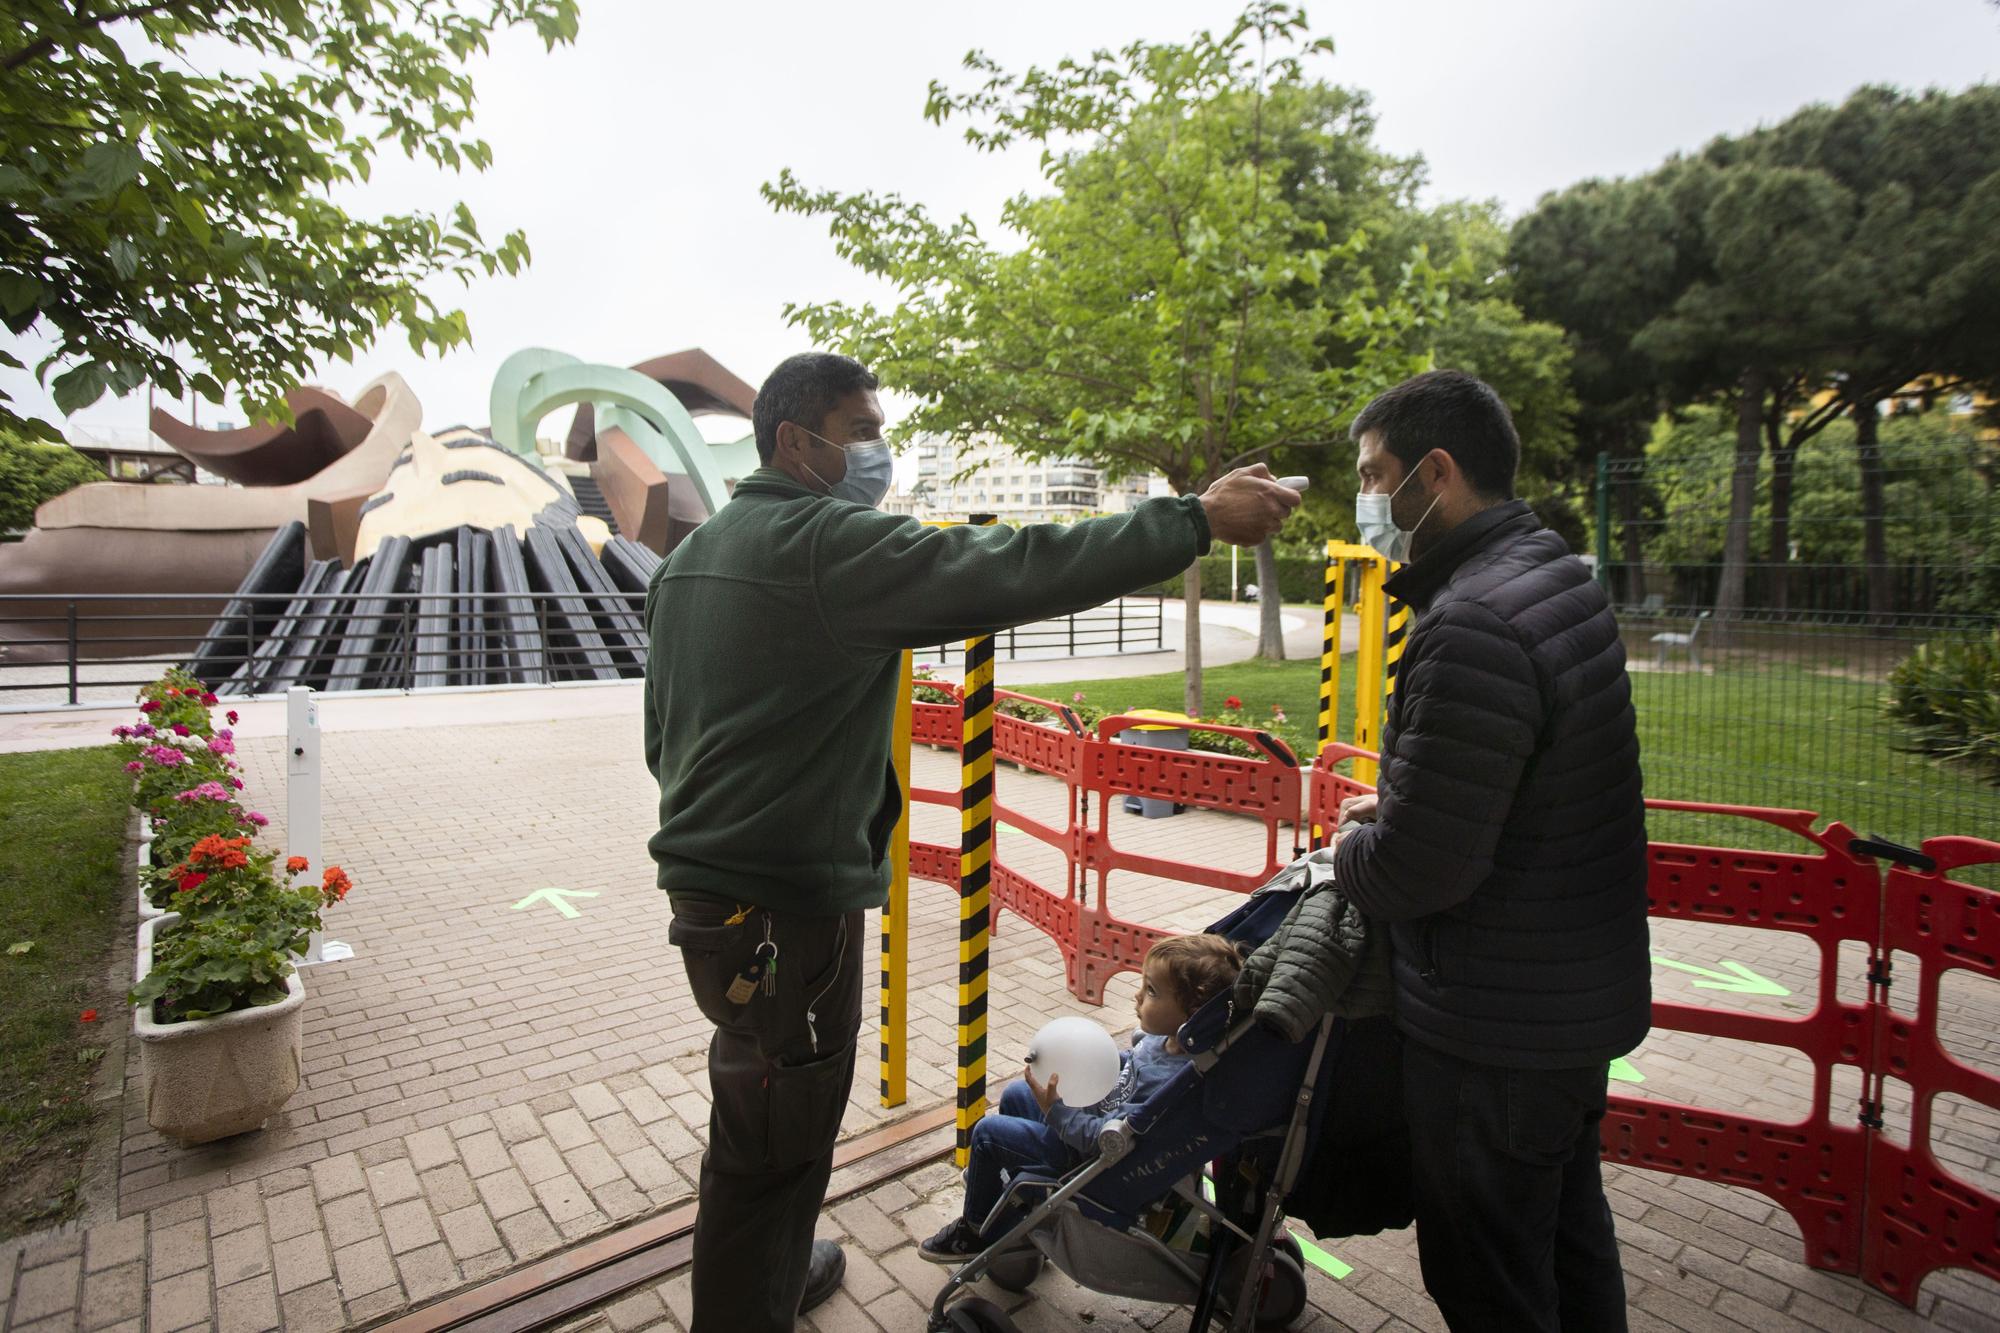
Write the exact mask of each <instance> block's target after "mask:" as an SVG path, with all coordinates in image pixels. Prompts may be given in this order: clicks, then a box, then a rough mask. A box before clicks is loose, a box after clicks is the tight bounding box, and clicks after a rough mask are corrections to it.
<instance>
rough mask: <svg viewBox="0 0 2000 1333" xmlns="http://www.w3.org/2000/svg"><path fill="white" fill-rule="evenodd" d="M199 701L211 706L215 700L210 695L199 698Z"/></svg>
mask: <svg viewBox="0 0 2000 1333" xmlns="http://www.w3.org/2000/svg"><path fill="white" fill-rule="evenodd" d="M201 701H202V702H203V703H205V704H209V705H211V706H213V705H214V703H215V702H216V699H215V696H214V695H212V694H204V695H202V696H201Z"/></svg>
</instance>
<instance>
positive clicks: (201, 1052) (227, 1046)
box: [132, 912, 306, 1143]
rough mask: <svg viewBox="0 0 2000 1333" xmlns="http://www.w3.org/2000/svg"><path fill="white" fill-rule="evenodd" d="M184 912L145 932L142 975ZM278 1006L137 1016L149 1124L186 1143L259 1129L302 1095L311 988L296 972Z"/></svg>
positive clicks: (144, 1010) (154, 921)
mask: <svg viewBox="0 0 2000 1333" xmlns="http://www.w3.org/2000/svg"><path fill="white" fill-rule="evenodd" d="M179 920H180V916H179V915H178V914H177V913H173V912H167V913H164V914H163V915H160V916H156V917H152V918H150V919H149V920H147V921H145V922H143V923H142V924H141V925H140V927H139V959H138V968H137V972H138V975H139V976H140V977H144V976H145V975H146V973H147V972H148V971H150V970H151V969H152V966H153V939H154V937H155V936H156V935H157V934H158V933H159V932H160V931H161V930H163V929H164V928H166V927H167V926H169V925H171V924H172V923H174V922H176V921H179ZM287 992H288V993H287V994H286V996H285V998H284V999H282V1000H279V1001H278V1002H277V1003H276V1004H267V1005H260V1006H258V1007H257V1008H255V1009H239V1010H237V1011H236V1012H234V1013H228V1014H223V1015H221V1016H219V1017H216V1018H201V1019H195V1020H193V1021H191V1022H185V1023H158V1022H155V1021H154V1020H153V1012H152V1006H151V1005H141V1006H140V1007H138V1008H137V1009H134V1010H133V1013H132V1023H133V1028H134V1030H135V1031H136V1032H137V1034H138V1037H139V1074H140V1078H141V1080H142V1083H143V1085H144V1088H145V1094H146V1123H148V1124H149V1125H151V1126H152V1127H153V1128H154V1129H157V1130H159V1131H160V1132H161V1133H162V1134H165V1135H168V1136H169V1137H172V1138H176V1139H180V1140H181V1141H183V1142H186V1143H207V1142H210V1141H211V1140H214V1139H221V1138H227V1137H229V1136H230V1135H232V1134H244V1133H248V1132H249V1131H250V1130H253V1129H260V1128H262V1127H263V1124H264V1122H265V1121H266V1120H268V1119H269V1118H270V1117H271V1116H272V1115H273V1114H275V1113H276V1112H277V1110H278V1109H279V1108H280V1107H282V1106H283V1105H284V1104H285V1103H286V1101H288V1100H289V1099H290V1098H291V1096H292V1094H293V1093H295V1092H297V1091H298V1090H299V1081H300V1071H301V1068H302V1065H303V1062H304V1057H305V1050H304V1018H305V1003H306V989H305V985H304V983H303V982H301V981H300V980H299V975H298V973H297V972H296V971H294V972H293V973H292V975H291V977H290V978H289V979H288V981H287Z"/></svg>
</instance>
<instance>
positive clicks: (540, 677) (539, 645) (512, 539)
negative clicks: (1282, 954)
mask: <svg viewBox="0 0 2000 1333" xmlns="http://www.w3.org/2000/svg"><path fill="white" fill-rule="evenodd" d="M492 555H493V563H492V566H491V569H490V573H491V584H492V588H493V591H494V592H495V593H496V594H498V596H497V597H496V598H495V600H494V603H493V605H494V607H495V614H496V618H497V622H498V628H499V637H498V639H497V640H496V645H497V646H498V648H499V649H500V651H499V653H498V654H497V656H496V657H495V659H494V660H495V661H496V662H498V663H499V664H500V667H501V675H500V681H501V683H504V684H510V685H541V684H545V683H547V682H548V681H549V679H550V678H551V677H550V675H549V655H548V645H547V644H546V643H544V642H542V634H541V630H540V628H539V626H538V623H537V619H536V616H535V604H534V602H533V601H532V600H530V598H529V594H530V593H531V592H533V591H534V589H533V588H532V587H531V586H530V585H529V583H528V566H527V562H526V561H525V560H523V559H522V557H521V539H520V537H519V536H517V535H516V534H515V532H514V528H513V525H512V524H509V525H508V526H506V527H503V528H498V529H496V530H495V531H494V533H493V550H492Z"/></svg>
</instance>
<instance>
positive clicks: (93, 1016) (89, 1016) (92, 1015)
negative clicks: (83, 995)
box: [77, 1009, 97, 1023]
mask: <svg viewBox="0 0 2000 1333" xmlns="http://www.w3.org/2000/svg"><path fill="white" fill-rule="evenodd" d="M77 1017H78V1018H81V1019H82V1020H83V1021H84V1022H86V1023H95V1022H96V1021H97V1011H96V1010H95V1009H86V1010H84V1011H83V1012H82V1013H80V1014H78V1015H77Z"/></svg>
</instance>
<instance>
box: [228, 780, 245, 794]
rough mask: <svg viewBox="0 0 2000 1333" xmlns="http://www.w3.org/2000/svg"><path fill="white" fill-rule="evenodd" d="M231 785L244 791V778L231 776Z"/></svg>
mask: <svg viewBox="0 0 2000 1333" xmlns="http://www.w3.org/2000/svg"><path fill="white" fill-rule="evenodd" d="M229 785H230V786H232V787H234V788H236V790H238V791H242V790H243V779H242V778H231V779H229Z"/></svg>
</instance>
